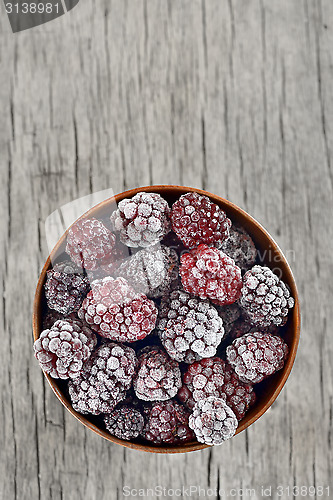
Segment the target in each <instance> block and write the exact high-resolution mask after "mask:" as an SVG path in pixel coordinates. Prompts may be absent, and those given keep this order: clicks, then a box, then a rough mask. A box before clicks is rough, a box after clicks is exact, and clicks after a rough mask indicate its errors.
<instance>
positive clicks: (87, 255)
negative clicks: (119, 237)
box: [66, 218, 116, 270]
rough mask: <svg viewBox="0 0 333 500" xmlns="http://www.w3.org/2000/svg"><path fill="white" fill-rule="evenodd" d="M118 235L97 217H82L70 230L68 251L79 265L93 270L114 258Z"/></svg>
mask: <svg viewBox="0 0 333 500" xmlns="http://www.w3.org/2000/svg"><path fill="white" fill-rule="evenodd" d="M115 241H116V237H115V235H114V234H112V233H111V231H110V230H109V229H108V228H107V227H105V226H104V224H103V223H102V222H101V221H99V220H97V219H95V218H91V219H80V220H78V221H77V222H75V224H73V226H71V227H70V228H69V230H68V234H67V245H66V252H67V253H68V254H69V256H70V258H71V259H72V261H73V262H75V264H76V265H77V266H79V267H81V268H82V267H83V268H85V269H89V270H93V269H97V268H98V267H99V266H100V265H102V264H107V263H108V261H109V260H110V259H111V258H112V257H111V255H112V249H113V247H114V245H115Z"/></svg>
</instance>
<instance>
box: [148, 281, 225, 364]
mask: <svg viewBox="0 0 333 500" xmlns="http://www.w3.org/2000/svg"><path fill="white" fill-rule="evenodd" d="M157 332H158V335H159V337H160V339H161V342H162V344H163V346H164V347H165V349H166V351H167V352H168V354H169V355H170V356H171V358H173V359H175V360H177V361H179V362H180V361H184V362H185V363H193V362H194V361H196V360H198V359H201V358H209V357H211V356H214V355H215V354H216V348H217V346H218V345H219V344H220V342H221V340H222V338H223V335H224V329H223V322H222V319H221V318H220V317H219V315H218V313H217V310H216V309H215V307H213V306H212V305H210V304H209V302H208V301H204V300H200V299H197V298H195V297H191V296H190V295H189V294H188V293H186V292H184V291H182V290H174V291H172V292H171V293H170V294H169V295H168V296H165V297H163V299H162V302H161V306H160V310H159V317H158V321H157Z"/></svg>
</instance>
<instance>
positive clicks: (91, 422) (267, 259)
mask: <svg viewBox="0 0 333 500" xmlns="http://www.w3.org/2000/svg"><path fill="white" fill-rule="evenodd" d="M140 191H146V192H156V193H160V194H161V195H162V196H163V198H165V199H166V200H167V201H168V203H169V204H170V206H171V204H172V203H173V202H174V201H175V200H176V199H178V198H179V197H180V196H181V195H182V194H184V193H187V192H189V191H195V192H197V193H200V194H203V195H206V196H209V198H210V199H211V200H212V201H213V202H214V203H216V204H217V205H219V206H220V207H221V208H222V209H223V210H225V212H226V213H227V215H228V217H229V218H230V219H231V220H232V221H233V222H235V223H239V224H241V225H242V226H243V227H244V228H245V229H246V231H247V232H248V233H249V234H250V235H251V237H252V239H253V240H254V242H255V245H256V247H257V248H258V250H259V251H260V252H261V256H262V260H263V263H264V264H266V265H267V266H268V267H271V268H272V267H274V270H275V272H276V271H277V270H278V272H279V273H280V277H281V278H282V279H283V280H284V281H285V282H286V283H287V284H288V285H289V287H290V290H291V293H292V296H293V297H294V299H295V307H294V308H293V309H292V311H291V312H290V313H289V318H288V322H287V324H286V326H285V327H283V328H284V331H283V338H284V340H285V341H286V343H287V344H288V347H289V355H288V358H287V360H286V363H285V365H284V368H283V369H282V370H280V371H279V372H277V373H276V374H274V375H272V376H271V377H269V378H268V379H267V380H265V381H264V382H262V383H261V384H257V386H256V388H257V389H256V393H257V401H256V403H255V404H254V406H253V407H251V408H250V410H249V411H248V412H247V414H246V415H245V417H244V418H243V420H241V422H240V423H239V426H238V429H237V432H236V434H238V433H240V432H242V431H243V430H244V429H246V428H247V427H249V426H250V425H251V424H253V423H254V422H255V421H256V420H257V419H258V418H259V417H261V416H262V415H263V414H264V413H265V411H266V410H267V409H268V408H269V407H270V406H271V405H272V403H273V402H274V401H275V399H276V398H277V397H278V395H279V393H280V391H281V390H282V388H283V386H284V384H285V383H286V380H287V378H288V376H289V374H290V371H291V369H292V366H293V363H294V360H295V356H296V351H297V346H298V341H299V336H300V308H299V299H298V293H297V288H296V283H295V280H294V277H293V274H292V272H291V269H290V267H289V265H288V263H287V261H286V259H285V257H284V255H283V253H282V251H281V250H280V248H279V247H278V245H277V244H276V243H275V241H274V240H273V238H272V237H271V236H270V235H269V234H268V233H267V231H265V229H264V228H263V227H262V226H261V225H260V224H259V223H258V222H257V221H256V220H254V219H253V218H252V217H251V216H250V215H248V214H247V213H246V212H244V210H241V209H240V208H239V207H237V206H236V205H234V204H233V203H230V201H227V200H225V199H223V198H221V197H219V196H216V195H214V194H211V193H208V192H206V191H203V190H200V189H194V188H190V187H184V186H148V187H140V188H136V189H131V190H129V191H126V192H124V193H120V194H117V195H116V196H115V197H114V198H110V199H108V200H105V201H103V202H102V203H99V204H98V205H96V206H95V207H93V208H92V209H90V210H89V211H88V212H87V213H86V214H84V215H83V216H82V217H87V216H94V217H96V218H99V217H105V216H107V215H108V214H110V213H111V211H112V210H113V209H114V203H115V202H116V203H119V202H120V201H121V200H123V199H124V198H132V196H134V195H135V194H136V193H138V192H140ZM65 243H66V233H65V234H64V235H63V236H62V237H61V238H60V240H59V241H58V243H57V245H56V246H55V248H54V249H53V251H52V252H51V255H50V256H49V257H48V259H47V261H46V263H45V265H44V267H43V270H42V272H41V275H40V277H39V280H38V284H37V289H36V295H35V300H34V305H33V334H34V339H35V340H36V339H37V338H38V337H39V335H40V333H41V331H42V319H43V311H45V308H46V301H45V295H44V283H45V279H46V272H47V270H48V269H50V267H52V266H51V261H54V259H55V258H56V257H57V256H59V255H60V254H62V253H63V252H64V249H65ZM272 263H274V265H273V266H272ZM44 375H45V377H46V378H47V380H48V382H49V384H50V386H51V388H52V390H53V391H54V393H55V394H56V396H57V397H58V399H59V400H60V401H61V403H62V404H63V405H64V406H65V407H66V408H67V410H68V411H69V412H70V413H71V414H72V415H74V417H75V418H77V419H78V420H79V421H80V422H81V423H82V424H83V425H85V426H86V427H88V428H89V429H91V430H92V431H94V432H95V433H96V434H98V435H99V436H102V437H103V438H105V439H107V440H108V441H111V442H113V443H117V444H120V445H122V446H126V447H128V448H133V449H136V450H141V451H147V452H152V453H184V452H188V451H194V450H202V449H204V448H207V446H206V445H204V444H200V443H198V442H197V441H193V442H190V443H185V444H183V445H181V446H157V445H153V444H151V445H149V444H147V443H143V442H128V441H124V440H121V439H118V438H116V437H114V436H111V434H109V433H108V432H107V431H106V430H105V429H104V428H103V427H102V425H100V423H101V421H100V420H99V419H98V417H94V416H87V415H81V414H80V413H77V412H76V411H75V410H73V408H72V406H71V403H70V400H69V398H68V397H67V395H66V391H65V387H66V385H65V383H64V382H63V381H61V380H57V379H53V378H51V377H50V376H49V375H48V374H47V373H44Z"/></svg>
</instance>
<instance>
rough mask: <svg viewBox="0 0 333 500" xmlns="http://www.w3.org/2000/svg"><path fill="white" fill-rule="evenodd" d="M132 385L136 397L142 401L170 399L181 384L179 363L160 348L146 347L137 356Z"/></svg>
mask: <svg viewBox="0 0 333 500" xmlns="http://www.w3.org/2000/svg"><path fill="white" fill-rule="evenodd" d="M133 385H134V390H135V393H136V395H137V397H138V398H139V399H143V400H144V401H165V400H166V399H171V398H173V397H174V396H175V395H176V394H177V391H178V389H179V388H180V386H181V385H182V383H181V374H180V369H179V365H178V363H177V361H175V360H173V359H171V358H170V357H169V356H168V354H167V353H166V352H165V351H164V350H163V349H162V348H160V347H157V346H152V347H147V348H145V349H143V351H142V353H141V354H140V356H139V369H138V372H137V374H136V376H135V378H134V381H133Z"/></svg>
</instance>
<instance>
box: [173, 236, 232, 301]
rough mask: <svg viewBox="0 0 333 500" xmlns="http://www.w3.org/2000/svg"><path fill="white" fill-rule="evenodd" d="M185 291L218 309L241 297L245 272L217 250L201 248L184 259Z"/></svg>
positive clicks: (182, 262)
mask: <svg viewBox="0 0 333 500" xmlns="http://www.w3.org/2000/svg"><path fill="white" fill-rule="evenodd" d="M180 262H181V266H180V271H179V272H180V275H181V279H182V284H183V287H184V290H186V291H187V292H189V293H192V294H193V295H197V296H198V297H200V298H201V299H210V300H211V301H212V302H214V303H215V304H218V305H221V306H222V305H225V304H232V303H233V302H235V301H236V300H237V299H238V298H239V296H240V293H241V288H242V275H241V270H240V269H239V267H238V266H236V264H235V263H234V261H233V260H232V259H231V258H230V257H228V256H227V255H226V254H225V253H223V252H221V250H218V249H217V248H213V247H212V248H210V247H208V246H207V245H199V246H198V248H195V249H193V250H191V251H190V252H188V253H186V254H184V255H182V256H181V258H180Z"/></svg>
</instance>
